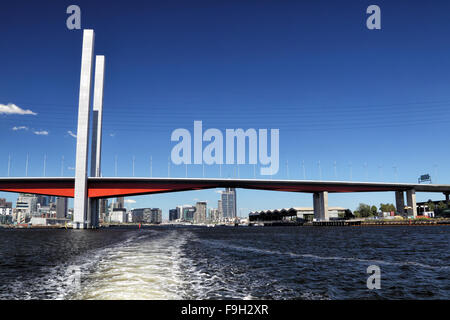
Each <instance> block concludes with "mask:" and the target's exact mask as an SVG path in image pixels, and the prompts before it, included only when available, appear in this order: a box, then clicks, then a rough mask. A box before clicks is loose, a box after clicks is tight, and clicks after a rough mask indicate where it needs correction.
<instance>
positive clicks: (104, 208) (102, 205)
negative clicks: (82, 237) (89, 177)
mask: <svg viewBox="0 0 450 320" xmlns="http://www.w3.org/2000/svg"><path fill="white" fill-rule="evenodd" d="M98 205H99V217H100V222H104V221H106V216H107V214H108V199H100V201H99V204H98Z"/></svg>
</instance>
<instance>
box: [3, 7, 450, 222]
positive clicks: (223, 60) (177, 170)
mask: <svg viewBox="0 0 450 320" xmlns="http://www.w3.org/2000/svg"><path fill="white" fill-rule="evenodd" d="M7 6H8V8H5V9H6V10H5V11H6V12H11V11H12V12H14V11H15V10H17V7H15V5H12V4H8V5H7ZM30 6H33V5H30ZM148 6H149V7H148V8H147V9H149V10H147V11H145V12H146V13H148V14H149V15H150V16H151V17H152V19H151V22H147V21H137V22H133V21H128V22H130V26H128V27H125V26H121V28H120V29H119V32H118V34H115V36H114V37H111V35H109V34H108V31H107V28H108V27H109V24H108V21H107V19H99V18H98V17H94V15H93V14H92V12H93V10H94V9H95V8H96V4H89V3H87V2H81V3H80V7H81V8H82V12H83V21H84V22H83V27H84V26H89V27H94V28H95V29H96V32H97V33H98V34H101V38H100V37H99V39H98V46H97V47H96V49H97V50H99V51H100V52H102V53H107V56H108V58H107V63H106V75H105V102H104V116H105V120H104V142H105V143H104V152H103V157H102V167H103V175H104V176H115V175H118V176H150V175H152V176H154V177H156V176H160V177H165V176H168V175H170V176H171V177H185V176H186V167H185V166H184V165H180V166H175V165H173V164H170V163H169V162H168V157H169V156H170V149H171V147H173V144H172V143H171V142H170V132H171V131H172V130H174V129H176V128H178V127H182V128H184V127H187V128H190V127H191V126H192V123H193V121H194V120H203V121H204V123H205V125H207V126H208V127H217V128H221V129H224V128H228V127H232V128H234V127H236V128H243V129H247V128H249V127H256V128H260V127H264V128H280V170H279V172H278V174H277V175H275V176H274V177H273V178H274V179H277V178H278V179H279V178H285V179H304V178H306V179H315V180H352V181H356V180H359V181H368V180H370V181H392V182H394V181H399V182H416V181H417V178H418V177H419V175H421V174H425V173H429V174H431V177H432V180H433V182H437V183H445V182H446V181H449V178H450V176H449V174H448V172H449V170H448V169H449V164H448V163H447V162H446V161H445V158H446V155H448V151H446V150H445V149H444V148H442V146H443V145H445V142H446V140H445V137H443V136H439V135H436V132H439V131H440V132H445V129H446V127H447V124H448V116H449V111H448V110H449V108H448V106H449V105H450V96H449V95H448V89H447V88H448V87H449V83H450V81H449V79H448V75H447V74H448V73H447V72H445V70H446V68H447V67H448V66H449V62H448V59H446V55H445V54H443V53H441V52H444V53H445V52H450V48H449V46H448V44H447V43H445V41H442V42H441V41H439V39H438V35H439V34H443V33H445V32H446V31H447V29H448V26H446V25H442V23H441V20H440V19H439V17H442V18H443V15H442V13H441V10H442V8H441V9H439V10H438V8H434V7H431V6H429V5H426V4H425V5H424V6H427V8H428V9H429V10H433V17H434V20H433V21H429V20H427V21H426V22H427V23H428V25H429V28H428V29H427V30H420V32H417V33H415V34H414V35H413V34H410V33H409V30H407V29H408V26H407V24H408V23H407V22H405V20H401V23H400V22H396V21H395V16H396V15H399V14H403V15H405V12H401V11H400V7H398V6H396V5H394V4H388V3H387V2H382V6H383V8H384V9H385V10H386V12H387V14H386V16H383V17H384V18H383V21H384V25H385V26H386V28H390V30H395V31H396V32H397V33H395V34H394V35H393V34H392V32H391V33H386V32H385V31H384V29H383V30H380V31H379V32H378V33H370V31H368V30H367V29H364V25H363V23H362V22H363V21H364V17H365V16H364V15H363V12H364V11H363V10H362V9H363V8H364V5H363V4H361V5H351V6H350V7H348V8H346V11H342V13H343V15H344V17H345V16H346V14H349V13H350V12H351V13H352V15H353V14H355V12H358V10H360V9H361V10H360V11H361V14H360V16H361V23H360V29H358V28H356V29H355V28H354V25H356V24H357V23H359V22H360V21H355V20H351V24H352V32H350V33H346V35H345V36H343V35H341V36H339V34H340V32H346V31H347V27H348V26H347V25H346V24H342V23H341V22H342V21H340V19H342V17H334V16H331V17H329V19H330V21H329V23H331V24H333V25H335V26H336V30H330V29H324V28H323V27H321V26H320V23H318V22H315V21H312V19H311V18H309V17H308V16H307V14H306V13H305V12H314V13H318V12H319V13H320V12H321V10H322V9H323V8H321V6H319V5H317V6H315V5H311V4H309V5H300V4H286V6H288V7H289V6H290V7H292V9H298V10H294V11H293V12H295V15H294V13H289V14H287V13H286V11H283V13H281V12H275V13H273V14H275V17H276V19H273V20H270V23H269V24H268V25H267V26H265V25H263V24H262V22H263V21H264V22H266V21H267V20H266V18H267V17H268V16H269V12H270V10H271V9H273V8H272V6H271V5H270V4H261V7H260V9H259V10H260V11H259V12H258V14H256V15H252V16H251V19H252V22H253V23H254V24H252V25H251V26H249V25H247V24H246V23H245V19H244V18H247V17H248V14H249V12H252V9H253V7H252V5H250V4H246V5H244V6H243V7H240V8H241V11H239V12H237V13H233V14H234V15H235V16H236V21H237V22H236V23H237V24H236V26H235V27H237V26H240V27H241V30H242V34H240V35H236V34H235V33H234V32H232V31H235V30H228V29H227V28H228V27H230V24H229V23H227V22H226V21H224V20H222V19H220V20H221V21H217V22H216V21H211V20H210V19H208V18H207V15H208V14H209V13H211V12H214V11H217V10H218V8H216V7H204V8H201V9H200V10H197V9H198V8H191V7H189V6H187V7H185V8H184V10H185V11H180V12H179V13H178V18H179V20H177V21H175V20H174V19H173V17H172V18H171V16H167V14H168V13H167V12H166V11H165V9H164V6H162V7H156V8H155V7H153V6H152V5H148ZM334 6H335V5H333V4H329V7H327V9H326V10H327V11H328V10H333V9H334V8H335V7H334ZM60 7H61V10H59V11H60V12H59V11H58V6H56V7H52V9H48V11H47V8H46V7H40V6H37V7H36V10H37V12H43V11H45V12H46V13H47V15H48V17H49V19H48V21H47V22H45V21H41V23H40V24H39V28H38V29H37V30H36V32H37V34H38V35H39V36H38V37H37V39H39V41H44V43H45V44H46V45H43V46H40V47H39V49H38V56H39V60H36V58H33V57H34V55H31V54H30V55H28V53H27V52H28V50H29V49H30V48H31V47H30V46H33V44H36V41H37V40H33V39H34V38H30V36H27V33H26V30H27V27H29V25H31V24H33V22H34V21H35V20H33V19H37V17H32V16H30V14H28V13H23V15H25V16H24V19H23V21H21V22H20V24H19V23H15V22H14V21H10V20H8V19H10V18H8V17H6V22H9V23H8V28H10V30H9V31H10V32H9V35H6V36H7V37H10V38H8V39H9V40H10V42H11V44H12V46H13V47H14V48H16V50H17V51H18V52H20V56H21V61H22V59H24V58H25V62H24V64H23V65H22V64H19V63H18V59H17V58H16V57H14V56H13V52H2V53H0V57H1V58H2V60H3V61H10V62H9V63H8V65H5V74H12V75H14V77H12V78H11V77H10V78H8V79H2V80H0V81H1V82H0V84H1V86H0V88H1V89H0V104H2V108H1V109H0V110H3V112H2V113H1V116H0V123H1V131H2V136H3V137H4V139H3V142H2V150H3V151H4V152H3V153H2V155H1V156H0V164H1V167H2V168H4V169H3V171H4V172H2V173H0V175H4V176H7V175H8V172H9V173H10V174H11V176H25V175H28V176H42V175H44V173H45V175H46V176H60V175H61V172H62V173H63V175H64V176H73V173H74V172H73V171H72V170H69V168H74V167H75V160H74V159H75V158H74V153H75V139H74V137H73V136H74V135H76V121H75V119H76V105H77V103H76V101H77V99H76V93H77V90H78V79H79V63H80V53H81V50H80V46H81V32H80V31H69V30H67V29H64V24H63V22H64V21H65V16H64V14H63V12H64V10H63V5H61V6H60ZM112 9H113V10H112V11H111V12H110V13H109V14H111V15H113V16H114V15H119V10H118V8H112ZM114 9H115V10H114ZM150 9H152V10H150ZM285 9H286V8H284V10H285ZM301 9H302V10H301ZM419 9H420V8H419V7H417V6H411V7H409V10H410V11H409V12H408V13H407V14H411V15H414V14H418V12H419ZM8 10H9V11H8ZM221 10H223V11H224V14H225V17H227V16H229V15H231V14H232V12H234V11H233V6H232V4H227V5H223V7H221ZM442 11H445V10H442ZM156 12H157V13H158V14H159V15H161V16H158V14H156ZM36 16H39V15H36ZM192 17H196V18H198V20H197V21H195V19H191V18H192ZM436 17H437V18H436ZM165 18H166V19H168V21H171V22H172V23H175V24H174V25H172V26H171V27H169V26H168V25H167V23H166V22H164V19H165ZM188 18H189V19H188ZM138 20H139V19H138ZM284 20H286V21H284ZM24 21H25V22H24ZM288 23H290V24H288ZM59 24H60V25H61V26H60V27H56V25H59ZM353 24H354V25H353ZM405 24H406V26H405ZM182 25H183V26H187V29H186V30H184V31H183V30H182V29H181V26H182ZM138 26H140V27H141V29H142V30H144V31H145V32H134V31H135V29H134V28H137V27H138ZM205 26H210V27H211V30H210V31H209V32H205V33H203V34H200V35H199V34H198V33H196V37H195V38H194V37H192V35H191V34H190V32H193V31H195V30H197V28H199V27H201V28H202V30H205V29H204V27H205ZM305 26H313V28H314V32H311V33H304V32H302V28H303V27H305ZM355 30H356V31H355ZM47 33H49V34H52V38H54V39H55V42H57V45H56V43H55V44H54V43H53V42H52V41H49V40H46V38H45V37H43V35H44V34H47ZM231 34H233V37H230V35H231ZM281 34H282V35H283V37H282V38H279V36H280V35H281ZM143 35H144V36H143ZM430 35H433V37H432V39H431V40H432V41H431V40H429V39H428V38H429V37H430ZM34 37H35V36H34ZM142 37H145V39H147V40H149V41H148V42H146V41H142ZM183 37H186V39H189V40H191V42H190V43H189V46H188V47H186V46H183V47H184V48H185V55H179V54H175V52H178V51H179V50H177V49H179V48H180V46H181V45H182V44H185V42H184V41H186V40H184V39H183ZM265 37H267V38H268V39H270V41H271V42H272V43H275V44H276V45H274V46H267V45H265V43H266V42H265V41H264V40H265ZM296 37H298V38H300V39H301V40H303V41H304V42H303V45H302V41H301V40H298V42H296V41H294V40H295V39H296ZM333 37H337V38H338V39H339V40H341V41H342V43H339V42H338V41H337V40H333ZM321 38H324V39H326V41H319V39H321ZM18 39H21V40H20V41H19V40H18ZM23 39H25V40H23ZM166 39H172V41H165V40H166ZM400 39H401V41H402V47H401V48H400V47H399V46H397V43H396V41H399V40H400ZM306 40H307V41H306ZM417 40H420V43H421V44H420V46H415V43H416V42H417ZM33 41H34V42H33ZM249 41H250V43H251V44H252V48H250V47H249V46H247V45H246V43H247V42H249ZM350 43H351V44H350ZM208 44H209V45H208ZM123 45H126V46H130V48H131V50H128V51H125V50H122V49H121V47H122V46H123ZM427 45H428V46H429V47H427ZM349 46H350V47H351V48H353V49H354V51H353V52H350V53H349V52H348V50H347V51H346V55H342V52H341V51H340V49H342V48H348V47H349ZM52 49H53V51H52ZM388 51H389V52H388ZM437 52H439V53H437ZM436 55H442V56H438V57H436ZM131 57H135V58H133V59H132V61H131V59H130V58H131ZM305 60H308V62H309V65H306V64H304V63H303V62H302V61H305ZM36 62H39V63H36ZM62 66H64V67H62ZM225 67H226V68H225ZM392 68H394V69H396V70H397V73H396V75H392V72H391V71H392ZM211 70H212V71H213V72H211ZM44 71H46V77H45V78H44V79H42V78H41V77H39V75H41V74H43V72H44ZM214 74H218V75H217V76H214ZM38 77H39V79H38ZM430 78H431V79H433V81H432V82H431V83H430V82H429V81H428V79H430ZM126 79H131V80H130V81H128V82H127V80H126ZM38 80H41V81H39V82H38ZM362 80H364V81H362ZM224 88H225V90H223V89H224ZM173 92H176V94H175V95H174V94H173ZM10 103H11V104H12V105H10ZM15 106H17V107H18V108H20V109H17V108H16V107H15ZM255 109H256V110H257V111H256V112H255ZM5 110H6V111H8V110H10V111H11V112H13V114H11V113H7V112H6V111H5ZM218 115H221V116H218ZM418 131H419V132H418ZM142 133H144V134H142ZM136 136H138V137H137V138H136ZM148 137H151V139H148ZM423 149H425V150H423ZM9 155H11V157H10V156H9ZM63 156H64V165H63V170H61V162H62V157H63ZM116 159H117V161H116ZM27 163H28V166H27V165H26V164H27ZM116 163H117V165H116ZM150 163H151V165H150ZM254 172H255V167H254V166H252V165H242V166H238V167H237V166H227V165H222V166H219V165H214V166H206V165H205V166H202V165H189V166H188V167H187V175H188V176H189V177H202V176H203V175H204V176H206V177H220V176H222V177H225V178H226V177H240V178H243V177H246V178H253V177H255V174H254ZM256 172H258V170H256ZM256 177H257V178H261V176H260V175H256ZM215 192H216V190H205V191H189V192H184V193H183V194H182V193H176V194H174V195H152V196H139V197H133V198H132V199H133V200H134V201H136V204H137V205H138V206H139V207H159V208H163V212H164V216H165V218H167V217H168V209H169V208H173V207H174V206H175V205H178V204H180V203H190V202H194V201H195V199H196V198H197V199H205V200H208V201H211V202H213V201H214V200H213V199H214V198H213V195H214V194H215ZM239 194H240V195H239V203H240V204H242V205H239V209H238V213H237V214H238V215H239V214H240V211H241V209H248V211H253V210H261V209H264V208H266V207H291V206H308V205H311V203H312V200H311V199H310V196H309V195H307V194H306V195H305V194H295V193H281V192H275V193H273V192H270V191H249V190H239ZM255 195H256V196H257V197H258V203H255V201H254V200H253V199H254V197H255ZM0 196H1V197H4V198H6V199H8V201H11V200H12V201H15V200H14V198H16V197H17V195H15V194H7V193H1V194H0ZM393 198H394V197H393V195H392V194H390V193H377V194H373V193H371V194H356V195H345V196H339V197H336V198H333V196H332V195H330V203H331V204H333V205H336V206H344V207H349V208H351V209H354V208H355V207H356V206H357V205H358V203H359V202H366V203H371V204H378V203H381V202H383V203H384V202H390V203H393V202H394V200H393ZM429 198H432V199H434V200H437V199H435V198H433V197H432V195H427V194H419V195H418V200H428V199H429ZM189 199H191V200H189ZM192 199H194V200H192ZM128 205H129V204H128ZM244 215H245V214H244Z"/></svg>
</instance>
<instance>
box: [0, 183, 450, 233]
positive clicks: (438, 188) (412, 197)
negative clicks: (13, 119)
mask: <svg viewBox="0 0 450 320" xmlns="http://www.w3.org/2000/svg"><path fill="white" fill-rule="evenodd" d="M75 179H76V178H66V177H64V178H63V177H54V178H47V177H45V178H44V177H38V178H34V177H19V178H0V191H5V192H23V193H34V194H42V195H50V196H60V197H72V198H73V197H74V196H75ZM213 188H241V189H253V190H271V191H290V192H302V193H311V194H312V195H313V200H314V217H315V218H316V219H317V220H328V194H329V193H348V192H389V191H390V192H395V198H396V207H397V210H398V212H399V213H403V212H401V211H402V210H401V209H402V208H405V201H404V198H405V193H406V199H407V208H408V209H407V210H408V214H409V215H412V216H414V217H415V216H416V215H417V204H416V192H439V193H443V194H444V195H445V196H446V201H447V203H449V202H450V201H449V195H450V185H443V184H434V185H433V184H412V183H386V182H353V181H308V180H267V179H214V178H206V179H205V178H137V177H132V178H131V177H120V178H117V177H114V178H112V177H89V178H87V193H86V194H87V197H88V198H89V199H91V200H95V199H101V198H111V197H124V196H136V195H144V194H156V193H167V192H177V191H189V190H203V189H213ZM93 220H94V221H95V218H94V219H93ZM91 225H92V224H91Z"/></svg>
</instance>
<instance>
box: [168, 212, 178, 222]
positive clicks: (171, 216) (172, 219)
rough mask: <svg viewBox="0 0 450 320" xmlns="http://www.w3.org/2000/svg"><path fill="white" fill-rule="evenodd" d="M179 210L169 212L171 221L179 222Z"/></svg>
mask: <svg viewBox="0 0 450 320" xmlns="http://www.w3.org/2000/svg"><path fill="white" fill-rule="evenodd" d="M178 219H179V217H178V210H177V209H170V210H169V221H175V220H178Z"/></svg>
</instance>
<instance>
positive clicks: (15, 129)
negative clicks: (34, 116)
mask: <svg viewBox="0 0 450 320" xmlns="http://www.w3.org/2000/svg"><path fill="white" fill-rule="evenodd" d="M12 129H13V130H14V131H17V130H28V127H25V126H19V127H13V128H12Z"/></svg>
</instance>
